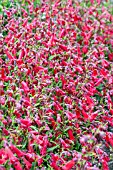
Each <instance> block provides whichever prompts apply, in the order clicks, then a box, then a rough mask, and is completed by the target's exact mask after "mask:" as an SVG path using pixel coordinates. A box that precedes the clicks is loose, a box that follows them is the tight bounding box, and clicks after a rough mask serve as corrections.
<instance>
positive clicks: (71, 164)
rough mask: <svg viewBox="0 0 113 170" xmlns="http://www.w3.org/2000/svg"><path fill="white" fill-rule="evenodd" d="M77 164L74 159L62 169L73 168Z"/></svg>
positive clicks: (68, 169) (69, 169)
mask: <svg viewBox="0 0 113 170" xmlns="http://www.w3.org/2000/svg"><path fill="white" fill-rule="evenodd" d="M74 165H75V162H74V161H73V160H71V161H69V162H67V163H66V164H65V165H64V166H63V167H62V169H63V170H71V168H73V166H74Z"/></svg>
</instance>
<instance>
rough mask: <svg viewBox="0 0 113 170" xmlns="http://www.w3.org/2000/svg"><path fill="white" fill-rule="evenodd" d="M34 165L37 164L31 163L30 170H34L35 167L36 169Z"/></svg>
mask: <svg viewBox="0 0 113 170" xmlns="http://www.w3.org/2000/svg"><path fill="white" fill-rule="evenodd" d="M36 164H37V163H36V162H33V163H32V167H31V170H34V169H35V167H36Z"/></svg>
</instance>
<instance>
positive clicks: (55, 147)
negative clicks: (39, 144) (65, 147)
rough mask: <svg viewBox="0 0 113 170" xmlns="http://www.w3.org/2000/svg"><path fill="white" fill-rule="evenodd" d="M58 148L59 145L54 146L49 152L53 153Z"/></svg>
mask: <svg viewBox="0 0 113 170" xmlns="http://www.w3.org/2000/svg"><path fill="white" fill-rule="evenodd" d="M57 148H59V145H56V146H53V147H52V148H48V149H47V152H52V151H54V150H55V149H57Z"/></svg>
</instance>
